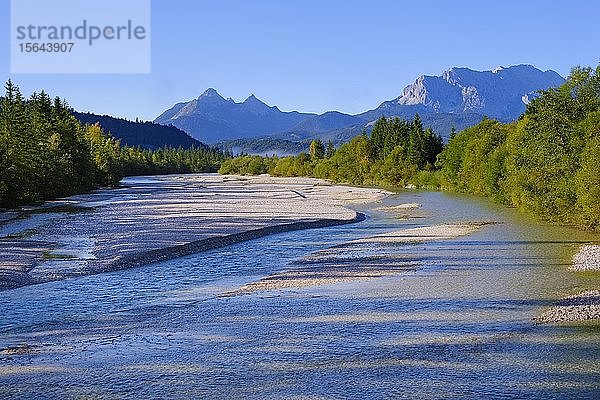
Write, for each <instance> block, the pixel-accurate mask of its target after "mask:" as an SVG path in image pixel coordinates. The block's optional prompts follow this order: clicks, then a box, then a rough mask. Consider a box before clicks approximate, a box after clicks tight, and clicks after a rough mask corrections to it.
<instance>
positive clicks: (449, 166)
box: [437, 66, 600, 230]
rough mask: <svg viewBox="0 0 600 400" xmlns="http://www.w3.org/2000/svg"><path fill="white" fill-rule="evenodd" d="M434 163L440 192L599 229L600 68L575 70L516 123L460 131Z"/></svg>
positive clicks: (489, 123)
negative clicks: (472, 196)
mask: <svg viewBox="0 0 600 400" xmlns="http://www.w3.org/2000/svg"><path fill="white" fill-rule="evenodd" d="M437 166H438V168H439V173H438V178H439V186H440V188H441V189H447V190H456V191H462V192H468V193H473V194H477V195H482V196H487V197H490V198H492V199H494V200H496V201H497V202H501V203H504V204H508V205H510V206H514V207H517V208H519V209H521V210H524V211H528V212H530V213H533V214H535V215H537V216H539V217H542V218H543V219H547V220H551V221H556V222H561V223H565V224H573V225H578V226H580V227H583V228H587V229H596V230H598V229H600V66H599V67H597V68H596V69H595V70H594V69H592V68H579V67H578V68H574V69H573V70H572V72H571V74H570V75H569V77H568V78H567V81H566V83H565V84H564V85H562V86H561V87H559V88H553V89H549V90H546V91H542V92H541V93H540V95H539V96H538V97H537V98H535V99H534V100H533V101H531V103H530V104H529V105H528V106H527V109H526V112H525V113H524V114H523V115H522V116H521V117H520V118H519V120H518V121H516V122H513V123H510V124H501V123H499V122H497V121H492V120H484V121H483V122H481V123H480V124H478V125H476V126H474V127H472V128H469V129H466V130H464V131H462V132H461V133H459V134H458V135H456V136H455V137H454V138H453V139H452V140H450V142H449V143H448V145H447V146H446V147H445V149H444V151H443V152H442V153H441V154H440V156H439V158H438V161H437Z"/></svg>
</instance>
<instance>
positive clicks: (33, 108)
mask: <svg viewBox="0 0 600 400" xmlns="http://www.w3.org/2000/svg"><path fill="white" fill-rule="evenodd" d="M228 156H229V155H228V154H226V153H223V152H222V151H220V150H217V149H213V148H209V147H207V146H202V147H197V148H190V149H186V150H184V149H173V148H162V149H158V150H153V151H150V150H144V149H141V148H135V147H126V146H121V145H120V143H119V141H118V140H116V139H115V138H113V137H111V136H109V135H107V134H105V133H104V131H103V130H102V128H101V127H100V126H99V125H97V124H95V125H82V124H80V123H79V122H78V121H77V119H76V118H75V117H74V116H73V114H72V109H71V108H70V107H69V106H68V104H67V103H66V102H64V101H63V100H61V99H59V98H55V99H51V98H50V96H49V95H48V94H47V93H45V92H43V91H42V92H40V93H34V94H32V95H31V97H30V98H29V99H25V98H24V97H23V95H22V94H21V92H20V90H19V88H18V87H17V86H16V85H15V84H14V83H13V82H12V81H10V80H9V81H8V82H7V83H6V85H5V95H4V96H1V97H0V207H15V206H17V205H20V204H25V203H32V202H38V201H42V200H46V199H53V198H57V197H62V196H68V195H72V194H76V193H81V192H85V191H89V190H91V189H94V188H97V187H100V186H117V185H118V184H119V181H120V180H121V178H122V177H123V176H126V175H138V174H161V173H176V172H181V173H183V172H215V171H216V170H217V169H218V168H219V166H220V163H221V162H222V161H223V159H225V158H226V157H228Z"/></svg>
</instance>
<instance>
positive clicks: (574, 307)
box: [537, 290, 600, 323]
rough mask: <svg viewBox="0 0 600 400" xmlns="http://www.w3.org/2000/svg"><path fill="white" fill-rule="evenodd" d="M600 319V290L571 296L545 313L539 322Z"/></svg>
mask: <svg viewBox="0 0 600 400" xmlns="http://www.w3.org/2000/svg"><path fill="white" fill-rule="evenodd" d="M592 319H600V290H590V291H587V292H581V293H579V294H576V295H574V296H569V297H567V298H565V299H563V300H561V301H559V302H558V303H556V305H554V306H553V307H552V308H551V309H550V310H548V311H546V312H545V313H543V314H542V315H541V316H540V317H539V318H538V319H537V321H538V322H550V323H560V322H574V321H587V320H592Z"/></svg>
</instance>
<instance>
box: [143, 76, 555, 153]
mask: <svg viewBox="0 0 600 400" xmlns="http://www.w3.org/2000/svg"><path fill="white" fill-rule="evenodd" d="M563 82H564V78H563V77H561V76H560V75H559V74H557V73H556V72H554V71H541V70H539V69H537V68H535V67H533V66H531V65H515V66H511V67H508V68H503V67H498V68H496V69H494V70H491V71H474V70H471V69H469V68H458V67H454V68H451V69H449V70H447V71H445V72H443V73H442V74H441V75H439V76H426V75H422V76H420V77H418V78H417V79H416V80H415V82H414V83H412V84H410V85H408V86H406V87H405V88H404V90H403V91H402V93H401V94H400V95H399V96H398V97H397V98H395V99H392V100H389V101H384V102H383V103H381V104H380V105H379V106H378V107H377V108H375V109H372V110H369V111H365V112H363V113H360V114H356V115H349V114H344V113H341V112H338V111H328V112H326V113H323V114H320V115H317V114H309V113H299V112H297V111H293V112H282V111H280V110H279V109H278V108H277V107H275V106H272V107H270V106H268V105H266V104H265V103H263V102H262V101H260V100H259V99H257V98H256V97H255V96H254V95H251V96H250V97H248V98H247V99H246V100H245V101H244V102H242V103H236V102H234V101H233V100H232V99H228V100H225V99H224V98H223V97H221V95H219V94H218V93H217V91H216V90H214V89H208V90H206V91H205V92H204V93H203V94H202V95H201V96H200V97H198V98H197V99H195V100H191V101H189V102H186V103H178V104H176V105H175V106H173V107H172V108H171V109H169V110H167V111H165V112H164V113H163V114H161V115H160V116H159V117H158V118H157V119H156V120H155V122H156V123H160V124H165V125H169V124H172V125H174V126H176V127H178V128H180V129H182V130H184V131H186V132H187V133H189V134H190V135H192V136H193V137H195V138H197V139H200V140H203V141H205V142H208V143H217V142H228V145H226V146H224V147H228V148H231V145H232V143H230V142H231V141H232V140H235V147H236V148H240V149H242V151H246V152H249V153H252V152H254V150H256V152H257V153H259V154H260V152H262V151H264V150H265V149H266V144H265V143H268V144H269V146H271V145H274V144H276V143H280V144H282V145H283V144H285V149H284V150H285V151H286V152H287V151H289V150H290V149H292V148H294V146H290V144H289V143H288V142H289V141H292V142H302V143H304V142H306V141H309V142H310V140H311V139H312V138H321V139H323V140H332V141H333V142H334V143H340V142H343V141H347V140H348V139H350V138H351V137H353V136H355V135H357V134H359V133H360V132H362V131H363V130H366V131H367V132H369V131H370V129H371V127H372V124H373V122H374V121H375V120H377V119H378V118H380V117H382V116H385V117H388V118H389V117H400V118H404V119H409V118H410V119H412V118H413V117H414V115H415V114H416V113H419V115H420V116H421V120H422V121H423V124H424V126H426V127H429V128H432V129H433V130H434V131H435V132H437V133H439V134H440V135H442V137H443V138H445V139H447V138H448V137H449V135H450V131H451V129H452V128H455V129H456V130H457V131H460V130H463V129H465V128H467V127H469V126H472V125H475V124H477V123H478V122H480V121H481V120H482V119H483V118H484V117H485V116H487V117H489V118H494V119H498V120H500V121H502V122H508V121H512V120H515V119H517V118H518V117H519V115H521V114H522V113H523V112H524V111H525V106H526V104H527V103H528V102H529V101H530V100H531V99H532V98H534V97H535V96H536V95H537V92H538V91H539V90H542V89H548V88H550V87H555V86H559V85H561V84H562V83H563ZM265 137H272V138H273V139H276V140H277V141H278V142H276V141H265V140H261V141H256V140H255V139H256V138H263V139H264V138H265ZM244 143H246V144H247V146H246V145H244ZM270 150H273V151H276V150H277V149H270Z"/></svg>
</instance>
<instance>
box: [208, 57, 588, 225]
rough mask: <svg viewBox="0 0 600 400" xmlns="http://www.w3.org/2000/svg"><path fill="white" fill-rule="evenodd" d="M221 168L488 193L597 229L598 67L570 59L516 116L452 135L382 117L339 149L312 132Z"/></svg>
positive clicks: (541, 213)
mask: <svg viewBox="0 0 600 400" xmlns="http://www.w3.org/2000/svg"><path fill="white" fill-rule="evenodd" d="M219 172H221V173H223V174H260V173H270V174H272V175H276V176H313V177H318V178H325V179H331V180H333V181H335V182H341V183H347V184H354V185H377V186H388V187H407V186H408V187H420V188H427V189H442V190H451V191H460V192H466V193H472V194H476V195H481V196H486V197H489V198H492V199H493V200H495V201H497V202H500V203H504V204H507V205H509V206H514V207H517V208H519V209H521V210H524V211H527V212H530V213H532V214H535V215H537V216H538V217H541V218H543V219H546V220H550V221H556V222H560V223H563V224H573V225H577V226H579V227H582V228H585V229H595V230H599V229H600V66H599V67H598V68H596V69H595V70H594V69H592V68H580V67H577V68H574V69H573V70H572V72H571V74H570V76H569V77H568V79H567V81H566V83H565V84H564V85H562V86H561V87H559V88H553V89H549V90H545V91H541V92H540V94H539V96H538V97H537V98H535V99H534V100H533V101H531V102H530V104H529V105H528V106H527V109H526V112H525V113H524V114H523V115H522V116H521V117H520V118H519V120H518V121H515V122H513V123H509V124H503V123H500V122H498V121H494V120H490V119H485V120H483V121H482V122H481V123H479V124H478V125H475V126H473V127H471V128H468V129H466V130H464V131H462V132H460V133H458V134H456V133H454V132H453V134H452V135H451V138H450V140H449V143H448V144H447V145H446V146H443V145H442V142H441V139H440V137H439V136H438V135H436V134H434V133H433V132H431V131H430V130H424V129H423V125H422V124H421V121H420V119H419V117H418V115H417V116H416V117H415V118H414V120H413V121H404V120H399V119H386V118H381V119H380V120H378V121H377V123H376V124H375V126H374V127H373V131H372V133H371V135H370V137H369V136H368V135H367V134H366V133H363V135H360V136H357V137H355V138H354V139H352V140H351V141H350V142H349V143H346V144H343V145H342V146H340V147H339V148H338V149H337V150H336V149H333V148H331V147H330V148H326V146H325V145H324V144H323V143H322V142H321V141H320V140H315V141H313V142H312V143H311V145H310V151H309V152H308V153H301V154H300V155H298V156H295V157H284V158H278V157H258V156H248V155H246V156H241V157H237V158H233V159H229V160H226V161H224V162H223V164H222V166H221V168H220V170H219Z"/></svg>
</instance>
